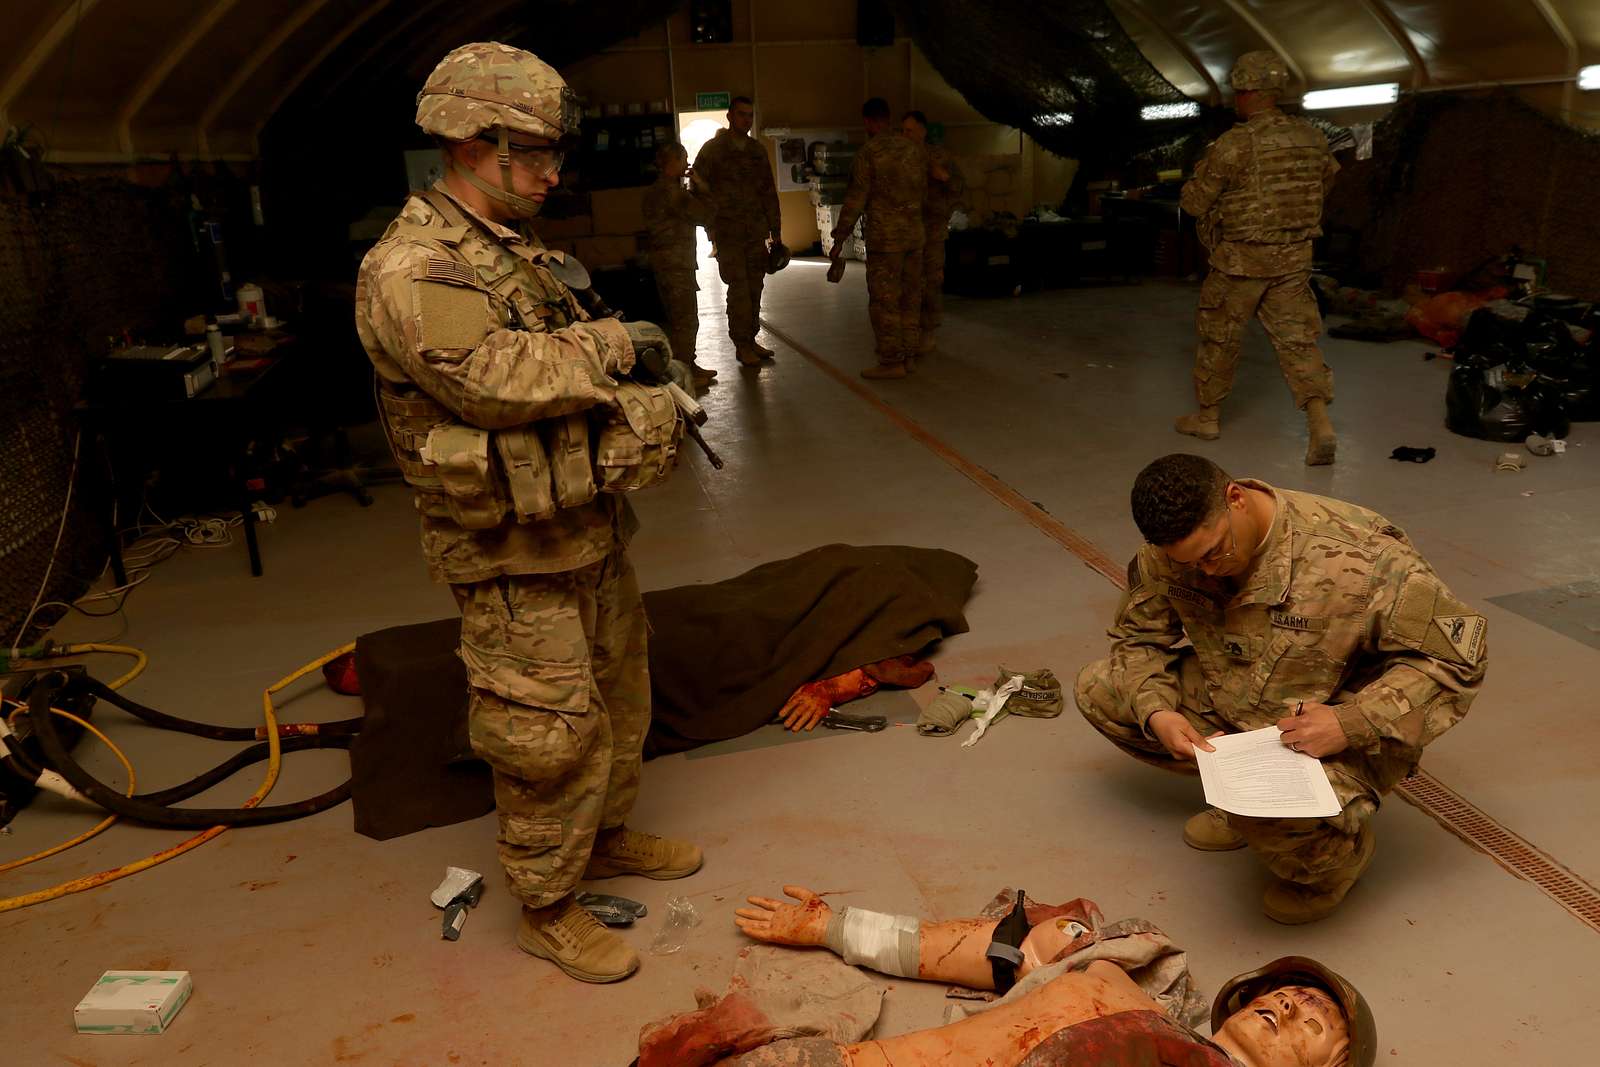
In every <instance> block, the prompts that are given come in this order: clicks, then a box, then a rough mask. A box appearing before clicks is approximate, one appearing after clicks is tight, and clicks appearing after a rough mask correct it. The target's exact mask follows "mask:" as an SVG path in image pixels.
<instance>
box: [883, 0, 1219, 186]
mask: <svg viewBox="0 0 1600 1067" xmlns="http://www.w3.org/2000/svg"><path fill="white" fill-rule="evenodd" d="M895 9H896V11H897V12H898V13H899V16H900V18H901V20H902V21H903V22H904V23H905V24H906V26H907V27H908V28H909V29H910V32H911V36H912V39H913V40H915V41H916V43H917V47H918V48H920V49H921V50H922V53H923V54H924V55H925V56H927V57H928V61H929V62H930V63H932V64H933V66H934V68H935V69H936V70H938V72H939V74H940V75H941V76H942V77H943V78H944V79H945V80H946V81H947V82H949V83H950V84H951V86H953V87H954V88H955V89H957V90H958V91H959V92H960V93H961V94H962V95H963V96H964V97H966V99H967V102H968V103H970V104H971V105H972V106H973V107H974V108H976V109H977V110H978V111H980V112H982V113H983V115H984V116H985V117H986V118H988V119H990V120H992V121H994V122H999V123H1004V124H1005V125H1007V126H1014V127H1016V128H1018V129H1022V130H1026V131H1027V132H1028V134H1029V135H1030V136H1032V137H1033V138H1034V139H1035V140H1036V141H1038V142H1039V143H1040V144H1041V145H1043V146H1044V147H1045V148H1047V149H1049V150H1050V151H1052V152H1054V153H1056V154H1057V155H1062V156H1070V157H1072V158H1075V159H1079V160H1082V161H1084V164H1085V171H1086V172H1087V173H1091V174H1093V173H1096V172H1099V171H1103V170H1104V169H1105V168H1107V167H1117V168H1122V167H1125V166H1126V165H1127V164H1128V163H1129V162H1130V161H1134V162H1139V161H1142V162H1145V163H1147V164H1151V165H1155V166H1181V165H1183V164H1184V163H1186V162H1188V160H1189V159H1190V158H1191V157H1192V156H1194V155H1195V154H1196V153H1197V152H1198V151H1199V150H1200V149H1201V148H1202V147H1203V141H1204V140H1205V139H1207V138H1208V136H1215V135H1216V133H1218V132H1220V131H1221V130H1222V129H1225V128H1226V126H1227V124H1228V122H1229V120H1228V118H1227V115H1226V113H1225V112H1223V111H1221V110H1220V109H1206V113H1205V114H1203V115H1202V117H1201V118H1197V119H1187V120H1177V121H1163V122H1145V121H1142V120H1141V119H1140V116H1139V109H1140V108H1141V107H1143V106H1145V105H1146V104H1179V103H1184V102H1186V101H1187V100H1188V99H1189V98H1188V97H1186V96H1184V95H1183V94H1182V93H1180V92H1179V91H1178V90H1177V89H1176V88H1175V87H1174V86H1173V85H1172V83H1171V82H1169V81H1167V80H1166V78H1164V77H1162V76H1161V74H1160V73H1159V72H1158V71H1157V70H1156V68H1155V67H1154V66H1152V65H1151V63H1150V61H1149V60H1148V59H1146V58H1145V57H1144V53H1143V52H1141V51H1139V48H1138V46H1137V45H1136V44H1134V42H1133V39H1132V38H1131V37H1129V36H1128V34H1127V31H1125V30H1124V29H1123V28H1122V25H1121V24H1120V23H1119V22H1118V21H1117V19H1116V16H1114V15H1113V14H1112V13H1111V11H1110V9H1109V8H1108V7H1107V6H1106V4H1105V3H1104V0H1061V2H1059V3H1053V4H1027V3H1018V2H1016V0H1006V2H1000V0H992V2H987V3H974V2H972V0H931V2H919V3H911V2H909V0H899V2H897V3H896V4H895ZM1062 113H1068V114H1071V115H1072V121H1071V122H1070V123H1062V122H1060V121H1050V120H1049V119H1047V118H1045V116H1051V115H1058V114H1062ZM1208 131H1209V134H1208ZM1136 169H1137V168H1136Z"/></svg>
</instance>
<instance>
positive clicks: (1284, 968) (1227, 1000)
mask: <svg viewBox="0 0 1600 1067" xmlns="http://www.w3.org/2000/svg"><path fill="white" fill-rule="evenodd" d="M1286 985H1303V986H1311V987H1313V988H1315V989H1320V990H1322V991H1323V992H1324V993H1326V994H1328V996H1330V997H1332V998H1333V1001H1334V1003H1335V1004H1337V1005H1339V1010H1340V1011H1342V1012H1343V1013H1344V1019H1345V1025H1346V1027H1347V1028H1348V1029H1349V1031H1350V1058H1349V1063H1350V1067H1372V1065H1373V1064H1374V1063H1376V1062H1377V1059H1378V1024H1377V1022H1376V1020H1375V1019H1374V1018H1373V1016H1372V1008H1371V1007H1369V1006H1368V1005H1367V1000H1366V998H1365V997H1363V996H1362V995H1361V992H1360V991H1359V990H1358V989H1356V987H1355V986H1353V985H1351V984H1350V983H1349V982H1347V981H1345V979H1344V976H1343V975H1341V974H1339V972H1337V971H1335V970H1334V969H1333V968H1331V967H1326V966H1324V965H1323V964H1320V963H1318V962H1317V961H1316V960H1313V959H1309V958H1307V957H1305V956H1280V957H1279V958H1278V959H1275V960H1273V961H1272V962H1271V963H1268V964H1265V965H1263V966H1261V967H1257V968H1256V969H1255V970H1253V971H1249V972H1247V973H1245V974H1240V975H1235V976H1234V977H1233V978H1230V979H1229V980H1228V981H1227V982H1225V983H1224V984H1223V986H1222V989H1221V990H1220V991H1219V992H1218V993H1217V999H1216V1000H1215V1001H1214V1002H1212V1005H1211V1032H1212V1033H1216V1032H1217V1031H1218V1030H1221V1029H1222V1024H1223V1023H1225V1022H1227V1021H1228V1017H1229V1016H1231V1015H1233V1014H1234V1013H1235V1012H1237V1011H1238V1010H1239V1009H1240V1008H1242V1007H1244V1006H1245V1005H1246V1004H1248V1003H1250V1002H1251V1001H1252V1000H1254V999H1255V998H1256V997H1259V996H1260V995H1261V994H1263V993H1270V992H1271V991H1272V990H1274V989H1281V988H1282V987H1283V986H1286Z"/></svg>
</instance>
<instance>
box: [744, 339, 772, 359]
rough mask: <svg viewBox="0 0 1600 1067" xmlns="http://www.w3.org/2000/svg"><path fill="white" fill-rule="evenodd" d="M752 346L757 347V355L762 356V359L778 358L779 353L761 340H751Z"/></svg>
mask: <svg viewBox="0 0 1600 1067" xmlns="http://www.w3.org/2000/svg"><path fill="white" fill-rule="evenodd" d="M750 347H751V348H753V349H755V350H756V355H758V356H760V357H761V358H762V359H776V358H777V356H778V353H776V352H774V351H773V350H772V349H770V348H768V347H767V346H766V345H764V344H762V343H761V342H760V341H751V342H750Z"/></svg>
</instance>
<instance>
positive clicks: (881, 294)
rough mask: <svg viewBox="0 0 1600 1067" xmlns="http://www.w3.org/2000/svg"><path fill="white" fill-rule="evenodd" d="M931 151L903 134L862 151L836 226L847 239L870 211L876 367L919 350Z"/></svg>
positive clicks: (870, 283)
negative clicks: (926, 207)
mask: <svg viewBox="0 0 1600 1067" xmlns="http://www.w3.org/2000/svg"><path fill="white" fill-rule="evenodd" d="M928 170H929V162H928V152H927V150H926V149H925V148H923V147H922V146H921V145H919V144H917V143H916V142H914V141H911V140H908V139H907V138H905V137H902V136H901V135H899V134H898V133H881V134H879V135H878V136H876V137H874V138H872V140H870V141H868V142H867V143H866V144H864V145H862V146H861V150H860V151H859V152H857V153H856V159H855V164H854V166H853V167H852V168H851V170H850V187H849V188H848V189H847V190H846V191H845V195H844V207H843V208H842V209H841V210H840V212H839V222H838V224H837V225H836V226H835V227H834V229H833V239H834V240H835V241H843V240H844V239H845V238H847V237H849V236H850V233H851V231H853V230H854V229H855V227H856V220H857V219H859V218H860V217H861V215H862V213H863V212H865V213H866V219H867V221H866V234H865V236H866V239H867V299H868V301H869V304H868V308H867V310H868V314H869V315H870V317H871V319H872V333H873V336H874V337H875V338H876V339H877V351H878V362H879V363H881V364H891V363H901V362H903V361H904V360H905V355H906V353H907V352H911V353H915V352H916V351H917V350H918V348H919V347H921V336H922V249H923V242H924V229H923V221H922V209H923V201H924V199H925V198H926V196H927V191H928Z"/></svg>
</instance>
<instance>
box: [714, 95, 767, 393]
mask: <svg viewBox="0 0 1600 1067" xmlns="http://www.w3.org/2000/svg"><path fill="white" fill-rule="evenodd" d="M755 120H756V109H755V104H754V103H753V102H752V101H751V100H750V98H749V97H748V96H736V97H734V98H733V103H732V105H731V106H729V108H728V128H727V129H725V130H722V131H720V132H718V134H717V135H716V136H715V137H713V138H711V140H709V141H707V142H706V144H705V146H704V147H703V148H701V149H700V154H699V155H697V156H695V159H694V174H695V178H696V180H697V182H698V183H699V184H700V185H701V186H702V187H703V189H704V191H705V195H706V196H708V197H709V198H710V200H711V203H712V206H713V208H714V209H715V216H716V217H715V221H714V222H713V223H712V234H713V236H714V238H715V240H716V242H717V273H719V274H721V275H722V280H723V282H724V283H725V284H726V285H727V287H728V337H729V338H731V339H732V341H733V348H734V352H735V353H736V354H737V356H738V358H739V362H740V363H742V364H744V365H745V366H747V367H754V366H758V365H759V364H760V363H761V361H762V360H764V359H771V358H772V357H773V351H772V349H770V348H767V347H766V346H765V345H760V344H757V343H756V330H757V328H758V327H759V326H760V322H761V288H762V286H763V285H765V284H766V280H767V251H768V242H769V241H776V240H777V239H778V236H779V234H780V233H782V230H783V227H782V223H781V222H780V220H779V216H778V186H777V184H776V183H775V182H774V181H773V178H772V160H771V159H770V158H768V156H767V150H766V149H765V148H762V147H761V145H760V144H759V143H758V142H757V141H756V140H755V138H753V137H751V136H750V129H751V127H753V126H754V125H755Z"/></svg>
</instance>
